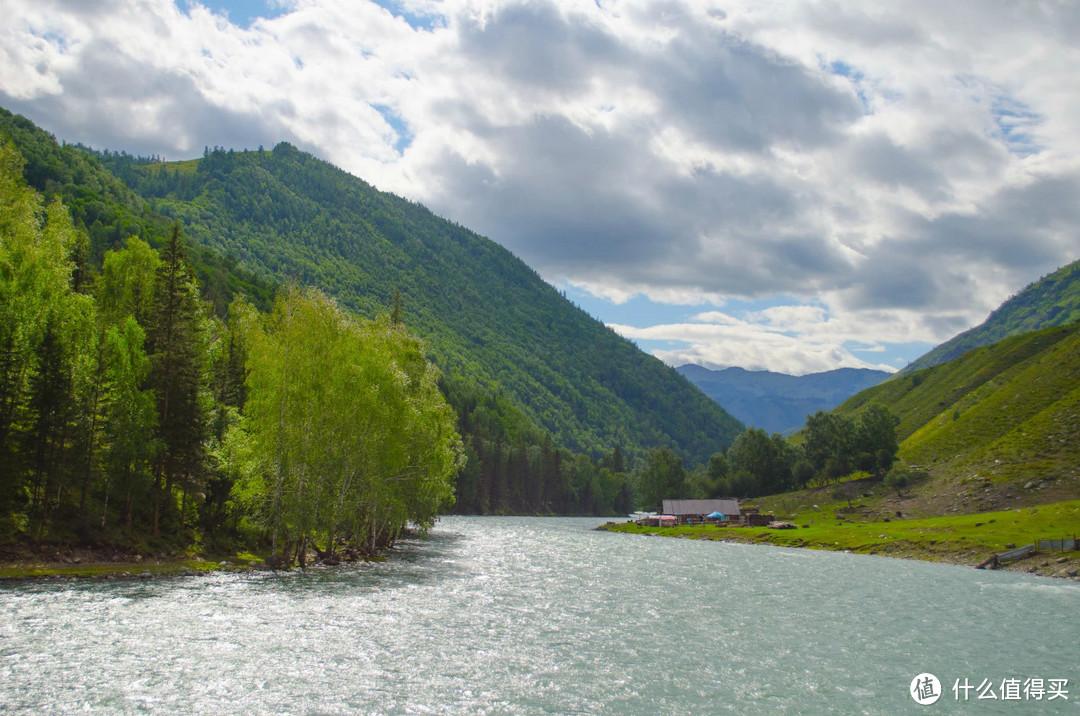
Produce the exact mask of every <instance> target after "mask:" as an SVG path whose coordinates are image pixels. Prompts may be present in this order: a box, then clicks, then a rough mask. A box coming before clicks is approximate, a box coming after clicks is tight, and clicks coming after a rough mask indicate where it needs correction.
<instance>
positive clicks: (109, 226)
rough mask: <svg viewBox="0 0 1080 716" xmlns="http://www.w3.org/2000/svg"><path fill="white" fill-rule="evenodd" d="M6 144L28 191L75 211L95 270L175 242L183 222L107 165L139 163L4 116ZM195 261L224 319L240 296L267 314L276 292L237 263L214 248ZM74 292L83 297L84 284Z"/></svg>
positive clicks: (0, 126)
mask: <svg viewBox="0 0 1080 716" xmlns="http://www.w3.org/2000/svg"><path fill="white" fill-rule="evenodd" d="M5 138H6V139H7V140H8V141H10V142H11V143H12V145H13V146H14V147H15V148H16V149H17V150H18V152H19V153H20V154H21V156H22V157H24V158H25V162H24V166H23V170H22V172H21V173H22V175H23V177H24V178H25V181H26V183H27V184H28V185H29V186H30V187H31V188H33V189H35V190H37V191H38V192H39V193H41V194H42V195H43V196H44V197H45V199H46V201H54V200H57V199H59V200H60V201H62V202H63V204H64V205H65V206H66V207H67V211H68V213H69V214H70V216H71V221H72V224H73V225H74V227H75V228H76V229H78V230H79V231H80V235H81V236H83V237H84V239H85V245H83V246H78V247H75V248H78V249H79V251H80V252H81V254H80V255H81V260H82V261H83V262H84V265H85V266H86V267H87V268H89V269H94V268H98V267H100V266H101V264H102V261H103V260H104V258H105V255H106V253H107V252H108V251H109V250H110V249H117V248H120V247H121V246H122V245H123V244H124V242H125V241H126V240H127V239H128V238H129V237H132V236H137V237H139V238H140V239H142V240H143V241H145V242H147V243H148V244H149V245H150V246H152V247H154V248H159V247H161V246H162V245H163V244H164V243H165V242H166V241H167V240H168V238H169V236H170V234H171V232H172V227H173V224H174V223H175V222H174V221H173V220H172V219H170V218H169V217H166V216H163V215H161V214H159V213H155V212H154V211H152V210H151V208H150V206H149V205H148V204H147V202H146V201H145V199H143V198H142V197H140V196H138V195H137V194H136V193H135V192H134V191H132V190H131V189H130V188H128V187H127V186H125V184H124V182H122V181H120V180H119V179H118V178H117V177H116V176H114V175H113V174H112V173H110V171H109V170H108V169H106V168H105V166H104V165H103V160H104V161H106V162H108V163H109V164H110V165H111V166H113V167H114V168H117V167H126V166H129V165H133V164H135V163H136V162H137V161H138V160H136V159H135V158H134V157H130V156H128V155H126V154H108V153H105V154H100V155H98V154H95V153H94V152H91V151H89V150H87V149H86V148H84V147H81V146H79V145H72V144H64V145H61V144H58V143H57V141H56V139H55V138H53V137H52V136H51V135H50V134H48V133H46V132H44V131H42V130H40V129H38V128H37V127H35V126H34V124H33V123H32V122H31V121H30V120H28V119H26V118H25V117H22V116H19V115H16V114H12V113H11V112H8V111H7V110H5V109H3V108H0V141H2V140H3V139H5ZM189 258H190V263H191V266H192V270H193V271H194V273H195V275H196V276H197V278H198V279H199V283H200V286H201V287H202V289H203V291H204V293H205V297H206V298H207V300H209V301H210V304H211V305H212V306H213V308H214V310H215V312H217V313H218V314H219V315H223V314H224V312H225V308H226V307H227V306H228V304H229V302H230V301H231V300H232V298H233V297H234V296H237V295H242V296H246V297H247V298H248V299H250V300H251V301H252V302H254V303H255V304H256V305H257V306H259V307H260V308H266V307H268V306H269V305H270V300H271V298H272V297H273V293H274V284H273V283H271V282H268V281H266V280H265V279H261V278H258V277H257V276H255V274H254V273H252V272H251V271H248V270H246V269H242V268H240V267H239V266H238V265H237V262H236V259H235V258H233V257H230V256H228V255H227V254H223V253H218V252H216V251H213V250H210V249H208V248H207V247H206V246H202V247H198V248H197V249H196V250H195V251H193V252H192V255H191V256H190V257H189ZM76 263H78V262H76ZM73 288H74V290H75V291H77V292H78V291H81V290H82V289H81V287H80V285H79V281H78V276H76V281H75V282H74V286H73Z"/></svg>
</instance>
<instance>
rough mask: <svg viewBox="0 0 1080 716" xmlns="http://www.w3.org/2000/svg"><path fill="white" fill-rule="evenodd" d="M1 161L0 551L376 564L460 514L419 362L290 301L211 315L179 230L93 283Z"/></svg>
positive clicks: (338, 313) (117, 258) (445, 439)
mask: <svg viewBox="0 0 1080 716" xmlns="http://www.w3.org/2000/svg"><path fill="white" fill-rule="evenodd" d="M22 177H23V160H22V158H21V156H19V154H18V153H17V152H16V151H15V150H14V148H12V147H11V146H10V145H8V144H2V145H0V474H2V475H3V480H2V481H0V538H2V539H5V540H11V539H13V538H16V537H19V536H20V535H21V536H24V537H31V538H34V539H37V540H42V539H50V540H73V539H76V540H79V541H82V542H90V543H93V542H99V543H101V542H112V543H115V542H124V541H133V540H136V539H147V540H150V541H154V542H158V543H159V544H162V545H173V546H177V545H188V544H191V543H197V544H203V545H207V546H212V545H217V546H221V545H222V543H233V544H235V543H236V542H237V541H241V542H245V543H248V544H250V545H251V546H256V545H258V544H259V543H261V541H262V540H268V541H269V544H270V547H271V550H272V552H271V554H272V557H273V559H274V560H275V561H283V562H285V563H289V562H291V561H292V559H293V554H295V555H296V556H297V557H298V558H299V559H300V560H301V561H302V560H303V559H304V555H305V554H306V553H307V548H308V547H312V548H314V549H316V550H317V551H319V552H322V553H324V554H329V555H330V556H333V555H334V552H335V550H336V548H337V547H338V546H339V545H342V546H345V547H346V548H348V549H350V550H353V551H355V552H356V553H361V552H372V551H375V550H377V549H379V548H380V547H383V546H385V545H387V544H389V543H391V542H393V541H394V539H395V538H396V537H397V535H398V534H399V533H400V532H401V531H402V530H403V529H404V528H405V527H406V526H408V525H412V526H416V527H419V528H426V527H427V526H430V525H431V524H432V522H433V521H434V519H435V518H436V516H437V515H438V514H439V512H440V510H442V509H444V508H445V507H447V506H448V505H450V504H452V501H453V496H452V481H453V478H454V476H455V475H456V473H457V471H458V469H459V467H460V465H461V460H462V448H461V442H460V438H459V437H458V435H457V433H456V432H455V423H456V420H455V416H454V413H453V411H452V409H451V408H450V406H449V405H448V404H447V403H446V401H445V399H444V398H443V396H442V394H441V393H440V391H439V389H438V386H437V370H436V369H435V368H434V366H432V365H431V364H430V363H429V362H428V361H427V359H426V357H425V355H424V352H423V347H422V344H421V343H420V342H419V341H418V340H417V339H416V338H415V337H413V336H412V335H410V334H409V333H408V332H407V331H406V330H405V329H404V327H402V326H401V325H398V324H395V323H393V322H391V321H390V320H389V319H383V320H381V321H366V320H358V319H356V318H353V317H351V316H350V315H348V314H346V313H345V312H344V311H343V310H342V309H340V308H339V307H338V306H337V305H336V304H335V303H334V302H333V301H332V300H331V299H329V298H327V297H326V296H325V295H323V294H322V293H320V292H318V291H316V290H313V289H308V290H301V289H299V288H297V287H295V286H290V287H287V288H286V289H285V290H283V291H281V292H280V293H279V295H278V298H277V299H276V300H275V301H274V304H273V308H272V310H271V311H270V312H269V313H260V312H259V311H258V309H256V308H255V307H254V306H252V305H251V304H250V303H248V302H246V301H245V300H243V299H237V300H235V301H233V302H232V304H231V306H230V307H229V310H228V312H227V313H228V316H227V318H228V320H222V319H221V318H219V317H218V316H217V315H215V312H214V310H213V306H212V304H211V303H210V302H208V301H206V300H204V298H203V297H202V294H201V292H200V290H199V284H198V279H197V278H196V276H195V274H194V272H193V270H192V267H191V265H190V263H189V262H188V260H187V255H186V250H185V242H184V238H183V235H182V233H181V231H180V229H179V227H174V228H173V230H172V232H171V234H170V235H169V238H168V239H167V240H165V242H164V243H163V245H162V247H161V250H160V251H157V250H155V249H153V248H151V247H150V246H149V245H148V244H147V243H146V242H144V241H142V240H141V239H139V238H138V237H135V236H131V237H129V238H128V239H127V240H126V241H124V242H123V244H122V246H121V247H120V248H114V249H108V250H106V251H105V253H104V255H103V256H102V262H101V267H100V270H95V268H94V267H93V265H92V264H91V263H89V262H88V261H87V260H86V257H87V256H88V255H89V254H91V252H90V251H89V250H88V247H89V244H90V239H89V236H88V234H87V232H85V231H82V230H79V229H77V228H76V227H75V225H74V224H73V222H72V219H71V216H70V214H69V212H68V210H67V208H66V207H65V206H64V204H63V203H62V202H61V201H60V200H58V199H57V200H53V201H51V202H48V203H46V202H45V201H44V200H43V198H42V197H41V195H40V194H39V193H38V192H37V191H35V190H34V189H32V188H30V187H27V186H25V184H24V182H23V178H22Z"/></svg>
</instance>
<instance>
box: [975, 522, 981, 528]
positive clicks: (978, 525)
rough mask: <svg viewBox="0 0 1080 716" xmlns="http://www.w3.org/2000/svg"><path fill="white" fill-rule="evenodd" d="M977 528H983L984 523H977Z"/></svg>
mask: <svg viewBox="0 0 1080 716" xmlns="http://www.w3.org/2000/svg"><path fill="white" fill-rule="evenodd" d="M975 526H976V527H982V526H983V523H982V522H976V523H975Z"/></svg>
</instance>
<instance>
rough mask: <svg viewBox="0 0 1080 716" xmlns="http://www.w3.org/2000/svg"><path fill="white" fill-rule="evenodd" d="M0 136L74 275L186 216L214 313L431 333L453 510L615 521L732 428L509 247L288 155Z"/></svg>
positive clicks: (7, 127)
mask: <svg viewBox="0 0 1080 716" xmlns="http://www.w3.org/2000/svg"><path fill="white" fill-rule="evenodd" d="M0 136H5V137H7V138H9V139H10V141H12V142H13V143H14V145H15V147H16V148H17V149H18V150H19V151H20V152H21V153H22V154H23V156H24V158H25V160H26V161H25V164H24V170H23V176H24V178H25V180H26V183H27V184H28V185H29V186H30V187H32V188H34V189H36V190H37V191H39V192H40V193H41V194H42V195H43V196H44V197H45V200H46V201H51V200H54V199H60V200H62V201H63V202H64V204H65V205H66V206H67V207H68V209H69V213H70V215H71V217H72V223H73V225H74V226H75V228H76V229H77V230H78V231H79V232H81V233H82V234H84V235H85V237H86V240H85V241H84V242H83V243H82V244H81V248H80V250H79V252H78V254H77V256H76V257H75V260H76V261H77V263H79V264H80V266H82V267H83V268H82V269H80V270H81V271H82V272H83V273H94V272H100V271H101V270H102V268H103V266H104V260H105V257H106V254H107V253H108V252H109V251H112V250H120V249H122V248H124V246H125V242H126V241H127V240H128V239H129V237H132V236H134V237H137V238H138V239H139V240H140V241H142V242H144V243H145V244H146V245H147V246H148V247H150V248H151V249H153V250H156V251H161V250H163V248H164V246H165V244H166V243H167V241H168V239H169V237H170V236H171V231H172V228H173V226H174V225H176V224H179V225H180V226H181V229H182V232H183V234H184V235H185V243H186V246H187V260H188V263H189V264H190V266H191V268H192V270H193V272H194V274H195V277H196V279H197V284H198V286H199V289H200V292H201V295H202V298H203V299H204V300H205V301H206V302H207V303H208V304H209V305H210V308H211V311H212V313H213V314H214V316H216V317H217V318H219V319H221V320H225V319H227V316H228V307H229V305H230V303H231V302H232V301H233V300H234V299H235V298H236V297H241V296H242V297H244V298H245V299H246V300H248V301H249V302H250V303H252V304H253V305H254V306H255V307H257V308H258V309H260V310H263V311H267V310H269V309H270V307H271V303H272V300H273V296H274V294H275V291H277V290H279V288H280V287H281V285H282V284H283V283H287V282H289V281H291V280H297V281H298V282H301V283H305V284H307V285H318V286H319V287H320V288H322V289H323V290H324V291H325V292H327V293H328V294H331V295H333V296H334V297H335V298H336V300H337V301H338V302H339V304H340V305H341V306H342V307H343V308H345V309H347V310H348V311H350V312H351V313H354V314H356V315H361V316H365V317H367V318H369V319H374V318H376V317H378V316H380V315H382V314H385V313H386V312H387V311H388V309H389V308H390V307H391V306H392V310H393V313H394V315H395V317H396V319H395V320H399V321H401V322H402V323H403V324H404V325H406V326H407V327H408V328H409V329H410V330H411V331H412V332H413V333H414V334H417V335H419V336H420V337H422V338H423V340H424V341H425V344H426V346H427V349H428V355H429V357H430V358H431V359H432V360H433V361H434V362H435V363H436V364H437V365H438V366H439V367H440V369H441V371H442V372H441V375H440V378H439V381H438V384H439V387H440V389H441V390H442V392H443V395H444V396H445V397H446V399H447V400H448V401H449V402H450V404H451V405H452V407H453V408H454V411H455V412H456V414H457V430H458V432H459V433H460V435H461V436H462V439H463V442H464V448H465V453H466V455H467V456H468V457H467V462H466V464H465V465H464V467H463V469H462V470H461V471H460V472H459V475H458V479H457V482H456V484H455V493H456V495H457V503H456V507H455V509H456V510H458V511H462V512H469V513H487V512H503V513H523V512H527V513H545V514H547V513H572V514H589V513H595V514H611V513H617V512H622V511H624V509H626V508H628V507H630V506H631V505H632V498H631V496H630V492H631V488H632V484H631V483H632V479H631V472H632V470H631V468H632V466H634V465H640V464H641V462H642V459H643V456H644V455H645V453H646V452H647V451H648V450H650V449H652V448H653V447H654V446H659V445H663V446H671V447H672V448H673V449H675V450H676V451H678V452H679V454H680V455H683V456H685V457H686V458H687V459H688V461H689V462H690V464H702V463H704V461H705V460H707V459H708V457H709V455H711V454H712V453H713V452H715V451H716V450H717V449H722V448H723V447H724V446H725V445H728V444H730V443H731V441H732V440H733V439H734V437H735V435H736V434H737V433H738V429H739V426H738V423H737V422H736V421H734V419H732V418H731V417H730V416H728V415H727V414H726V413H724V412H723V410H722V409H721V408H719V406H717V405H715V404H713V403H712V402H711V401H709V400H708V399H706V398H705V397H704V396H702V395H701V394H700V393H699V392H698V391H696V390H694V389H693V387H692V386H690V385H689V384H688V383H687V382H686V381H685V380H683V379H681V378H680V377H679V376H677V375H676V374H675V373H674V371H672V370H671V369H669V368H667V367H665V366H663V365H662V364H660V362H659V361H657V360H656V359H654V358H652V357H651V356H648V355H646V354H644V353H642V352H641V351H639V350H638V349H637V348H636V347H635V346H633V344H631V343H630V342H628V341H626V340H624V339H622V338H620V337H619V336H617V335H615V334H614V333H612V332H611V331H610V330H608V329H607V328H606V327H604V326H603V325H602V324H600V323H599V322H597V321H595V320H594V319H592V318H590V317H589V316H587V315H586V314H584V313H583V312H582V311H580V310H578V309H577V308H575V307H574V306H573V305H572V304H570V303H569V302H568V301H566V300H565V299H564V298H563V297H562V296H561V295H560V294H559V293H558V292H557V291H556V290H555V289H553V288H552V287H551V286H549V285H547V284H546V283H544V282H543V281H541V280H540V279H539V277H538V276H537V275H536V274H535V272H533V271H532V270H531V269H529V268H528V267H527V266H525V265H524V264H523V263H522V262H520V261H518V260H517V259H516V258H514V257H513V256H512V255H511V254H509V252H507V251H505V250H504V249H502V248H501V247H499V246H498V245H496V244H494V243H493V242H491V241H488V240H486V239H483V238H482V237H478V236H476V235H475V234H472V233H471V232H469V231H467V230H465V229H463V228H462V227H459V226H456V225H454V224H451V223H449V222H445V221H443V220H441V219H438V217H435V216H434V215H432V214H431V213H430V212H428V211H427V210H426V209H424V208H423V207H421V206H419V205H416V204H413V203H411V202H407V201H404V200H401V199H399V198H397V197H394V196H392V195H388V194H383V193H381V192H377V191H376V190H374V189H373V188H371V187H370V186H368V185H366V184H364V183H363V182H362V181H360V180H358V179H356V178H355V177H352V176H349V175H347V174H345V173H344V172H341V171H340V170H337V169H336V168H334V167H332V166H330V165H329V164H326V163H325V162H320V161H318V160H316V159H314V158H312V157H310V156H309V155H305V154H303V153H301V152H298V151H296V150H295V149H292V148H291V147H289V146H288V145H280V146H279V147H277V148H276V149H275V151H274V152H228V151H224V150H207V152H206V156H204V157H203V158H202V159H199V160H193V161H190V162H180V163H173V164H163V163H161V162H160V161H159V160H158V159H157V158H136V157H131V156H129V155H126V154H123V153H115V152H95V151H92V150H89V149H86V148H84V147H81V146H77V145H67V144H64V145H61V144H59V143H57V142H56V140H55V139H54V138H53V137H51V136H50V135H49V134H47V133H45V132H43V131H41V130H40V129H38V128H37V127H35V126H34V125H33V123H32V122H30V121H29V120H27V119H25V118H23V117H20V116H18V115H13V114H11V113H9V112H6V111H4V110H0ZM118 176H121V177H124V178H125V179H126V181H127V182H128V183H130V185H131V186H128V184H125V182H123V181H121V180H120V179H118V178H117V177H118ZM144 193H145V195H144ZM255 206H258V207H260V208H259V210H258V212H255V209H254V208H253V207H255ZM245 207H246V208H245ZM245 212H246V213H245ZM252 212H255V214H258V215H257V216H256V215H254V214H252ZM260 217H261V218H260ZM248 267H252V268H253V269H254V270H252V269H251V268H248ZM616 458H617V459H616ZM540 485H542V488H541V487H540Z"/></svg>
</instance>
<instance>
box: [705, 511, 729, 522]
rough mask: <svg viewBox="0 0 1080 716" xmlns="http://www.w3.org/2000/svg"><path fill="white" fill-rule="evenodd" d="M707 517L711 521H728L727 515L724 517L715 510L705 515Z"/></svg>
mask: <svg viewBox="0 0 1080 716" xmlns="http://www.w3.org/2000/svg"><path fill="white" fill-rule="evenodd" d="M705 517H706V518H707V519H710V520H726V519H727V515H722V514H720V513H719V512H717V511H716V510H713V511H712V512H710V513H709V514H707V515H705Z"/></svg>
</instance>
